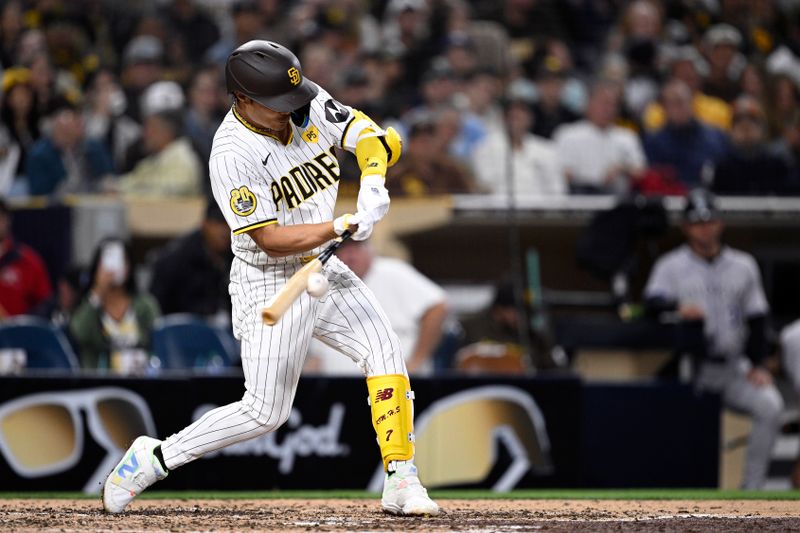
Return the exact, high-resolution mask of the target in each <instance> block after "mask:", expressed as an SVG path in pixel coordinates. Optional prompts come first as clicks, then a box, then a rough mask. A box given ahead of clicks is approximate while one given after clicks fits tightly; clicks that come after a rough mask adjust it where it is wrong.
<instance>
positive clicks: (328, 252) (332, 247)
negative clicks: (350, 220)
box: [318, 229, 353, 265]
mask: <svg viewBox="0 0 800 533" xmlns="http://www.w3.org/2000/svg"><path fill="white" fill-rule="evenodd" d="M352 235H353V232H351V231H350V230H347V229H346V230H344V231H343V232H342V234H341V235H340V236H339V238H338V239H336V240H334V241H333V242H332V243H330V244H329V245H328V247H327V248H325V249H324V250H323V251H322V253H321V254H319V257H318V259H319V260H320V262H321V263H322V264H323V265H324V264H325V263H327V261H328V259H330V258H331V256H332V255H333V253H334V252H335V251H336V250H337V249H338V248H339V246H341V245H342V243H343V242H344V241H346V240H347V239H349V238H350V237H351V236H352Z"/></svg>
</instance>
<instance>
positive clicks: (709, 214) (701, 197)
mask: <svg viewBox="0 0 800 533" xmlns="http://www.w3.org/2000/svg"><path fill="white" fill-rule="evenodd" d="M718 218H719V210H718V209H717V200H716V198H715V197H714V195H713V194H711V193H710V192H708V191H706V190H705V189H695V190H693V191H691V192H689V194H688V195H687V196H686V207H685V208H684V210H683V219H684V220H685V221H686V222H688V223H689V224H694V223H696V222H710V221H711V220H717V219H718Z"/></svg>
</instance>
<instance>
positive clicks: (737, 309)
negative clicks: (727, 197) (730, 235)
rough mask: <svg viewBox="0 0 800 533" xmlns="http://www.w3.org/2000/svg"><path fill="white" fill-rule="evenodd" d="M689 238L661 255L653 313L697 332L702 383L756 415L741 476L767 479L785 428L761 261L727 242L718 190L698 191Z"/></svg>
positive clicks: (688, 216)
mask: <svg viewBox="0 0 800 533" xmlns="http://www.w3.org/2000/svg"><path fill="white" fill-rule="evenodd" d="M681 227H682V229H683V233H684V235H685V237H686V244H684V245H683V246H680V247H679V248H677V249H675V250H672V251H671V252H668V253H667V254H665V255H663V256H662V257H660V258H659V259H658V260H657V261H656V263H655V265H654V266H653V270H652V272H651V273H650V278H649V280H648V281H647V285H646V286H645V289H644V299H645V306H646V309H647V311H648V313H649V314H651V315H653V316H658V317H660V318H662V319H665V320H666V319H669V320H671V321H675V320H677V321H678V323H679V330H680V331H681V332H682V334H681V335H679V337H681V338H686V337H688V336H689V334H690V332H692V331H696V332H697V333H698V337H699V338H700V342H698V343H697V345H696V346H695V350H694V351H695V353H694V355H695V357H696V363H697V365H696V370H695V375H694V381H695V385H696V386H697V388H698V389H699V390H701V391H707V392H712V393H716V394H719V395H720V396H721V398H722V402H723V404H724V405H725V406H726V407H727V408H729V409H733V410H735V411H739V412H742V413H746V414H748V415H749V416H751V417H752V419H753V429H752V432H751V434H750V438H749V441H748V445H747V458H746V463H745V468H744V476H743V480H742V488H744V489H760V488H762V487H763V485H764V481H765V479H766V476H767V469H768V466H769V461H770V455H771V452H772V446H773V443H774V442H775V438H776V436H777V434H778V431H779V429H780V414H781V411H782V410H783V400H782V399H781V395H780V394H779V392H778V390H777V388H776V387H775V385H774V384H773V382H772V376H771V374H770V373H769V372H768V371H767V369H766V368H764V367H763V366H762V363H763V361H764V359H765V357H766V355H767V336H766V319H767V315H768V313H769V304H768V303H767V299H766V296H765V295H764V288H763V286H762V283H761V274H760V273H759V270H758V264H757V263H756V261H755V259H754V258H753V256H751V255H750V254H748V253H746V252H743V251H740V250H735V249H733V248H730V247H728V246H726V245H724V244H723V243H722V240H721V236H722V230H723V228H724V225H723V222H722V220H721V218H720V214H719V211H718V210H717V207H716V201H715V199H714V197H713V196H712V195H711V194H710V193H708V192H706V191H704V190H702V189H696V190H693V191H692V192H691V193H690V194H689V196H688V197H687V201H686V208H685V210H684V214H683V224H682V226H681Z"/></svg>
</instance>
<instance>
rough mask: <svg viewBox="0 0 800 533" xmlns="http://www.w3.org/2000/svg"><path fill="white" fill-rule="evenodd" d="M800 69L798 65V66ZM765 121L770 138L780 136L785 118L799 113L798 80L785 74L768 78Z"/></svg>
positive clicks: (799, 84)
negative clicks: (768, 128)
mask: <svg viewBox="0 0 800 533" xmlns="http://www.w3.org/2000/svg"><path fill="white" fill-rule="evenodd" d="M798 68H799V69H800V65H798ZM767 87H768V96H767V99H766V101H767V103H768V104H769V106H768V107H767V110H768V116H767V121H768V124H769V127H770V136H771V137H775V136H777V135H780V133H781V130H782V129H783V124H784V122H785V121H786V118H787V117H791V116H792V115H794V114H795V113H797V112H800V79H797V80H795V79H793V78H792V77H791V76H789V75H786V74H775V75H773V76H771V77H770V78H768V82H767Z"/></svg>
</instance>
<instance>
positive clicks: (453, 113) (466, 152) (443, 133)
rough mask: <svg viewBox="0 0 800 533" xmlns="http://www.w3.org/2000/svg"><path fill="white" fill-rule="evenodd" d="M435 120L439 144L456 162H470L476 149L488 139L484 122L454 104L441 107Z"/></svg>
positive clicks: (435, 114)
mask: <svg viewBox="0 0 800 533" xmlns="http://www.w3.org/2000/svg"><path fill="white" fill-rule="evenodd" d="M433 118H434V120H435V121H436V142H437V144H440V145H441V146H443V147H444V149H445V150H446V151H447V153H448V154H450V156H451V157H452V158H453V159H455V160H456V161H463V162H468V161H469V159H470V157H471V156H472V154H473V153H474V152H475V147H476V146H477V145H478V144H479V143H480V142H481V141H482V140H483V139H484V138H485V137H486V129H485V128H484V126H483V121H482V120H481V119H479V118H478V117H477V116H475V115H474V114H473V113H472V112H470V111H468V110H463V109H460V108H458V107H456V106H455V105H453V104H444V105H442V106H439V108H438V109H437V110H436V112H435V113H434V115H433Z"/></svg>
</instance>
